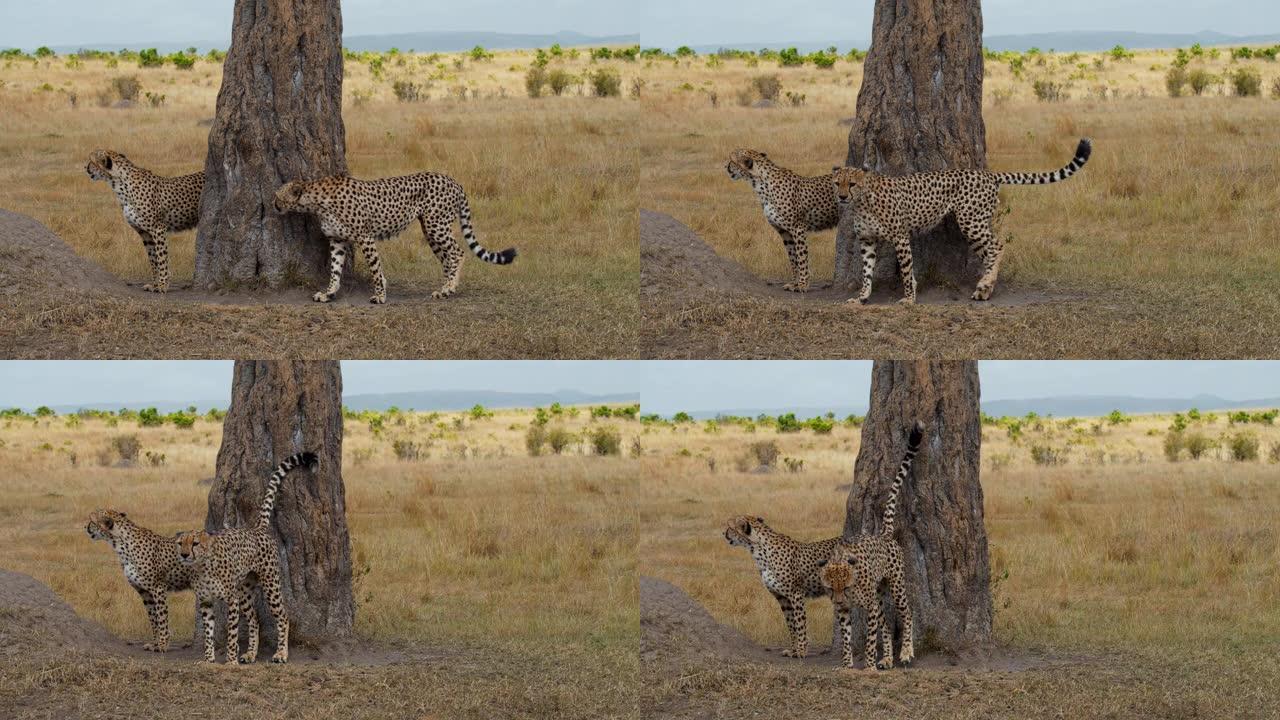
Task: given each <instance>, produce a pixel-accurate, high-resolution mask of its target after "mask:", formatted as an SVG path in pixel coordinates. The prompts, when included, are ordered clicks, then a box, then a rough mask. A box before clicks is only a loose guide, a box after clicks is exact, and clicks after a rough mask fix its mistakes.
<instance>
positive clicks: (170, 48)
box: [23, 30, 640, 54]
mask: <svg viewBox="0 0 1280 720" xmlns="http://www.w3.org/2000/svg"><path fill="white" fill-rule="evenodd" d="M556 43H559V44H560V45H561V46H563V47H575V46H583V45H592V46H600V45H638V44H640V36H639V35H583V34H582V33H579V32H573V31H572V30H561V31H559V32H556V33H551V34H542V35H536V34H524V33H496V32H467V31H456V32H409V33H393V34H386V35H345V36H343V38H342V46H343V47H345V48H347V49H348V50H356V51H360V52H363V51H366V50H371V51H375V52H386V51H387V50H390V49H391V48H399V49H401V50H404V51H405V52H408V51H410V50H415V51H417V52H461V51H463V50H470V49H471V48H473V47H475V46H476V45H482V46H484V47H485V48H486V49H488V50H514V49H533V48H545V47H551V46H552V45H555V44H556ZM230 45H231V38H222V39H220V40H215V39H213V38H205V39H204V40H184V41H177V40H151V41H148V42H138V41H134V42H95V43H83V44H80V45H52V46H50V47H51V48H52V50H53V51H54V52H56V53H59V54H67V53H73V52H76V51H77V50H111V51H115V50H119V49H121V48H130V49H133V50H137V49H140V48H156V50H158V51H159V52H160V53H161V54H168V53H172V52H177V51H179V50H185V49H187V48H189V47H194V48H196V49H197V50H199V51H200V52H201V53H205V52H208V51H209V50H210V49H211V48H217V49H219V50H226V49H227V47H228V46H230ZM23 49H24V50H27V51H32V50H34V49H35V46H32V47H25V48H23Z"/></svg>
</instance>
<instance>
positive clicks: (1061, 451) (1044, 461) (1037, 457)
mask: <svg viewBox="0 0 1280 720" xmlns="http://www.w3.org/2000/svg"><path fill="white" fill-rule="evenodd" d="M1031 460H1032V461H1033V462H1035V464H1037V465H1046V466H1054V465H1065V464H1066V462H1067V448H1055V447H1053V446H1052V445H1049V444H1047V443H1046V444H1043V445H1041V444H1038V443H1037V444H1033V445H1032V446H1031Z"/></svg>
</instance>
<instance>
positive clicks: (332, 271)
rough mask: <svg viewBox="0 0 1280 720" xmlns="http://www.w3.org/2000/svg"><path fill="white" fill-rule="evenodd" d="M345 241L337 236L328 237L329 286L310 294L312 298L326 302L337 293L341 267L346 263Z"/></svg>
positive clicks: (346, 249)
mask: <svg viewBox="0 0 1280 720" xmlns="http://www.w3.org/2000/svg"><path fill="white" fill-rule="evenodd" d="M347 251H348V247H347V243H346V242H345V241H343V240H340V239H337V238H330V239H329V287H328V288H326V289H325V290H323V291H321V292H318V293H316V294H315V295H312V296H311V299H312V300H315V301H316V302H321V303H327V302H329V301H330V300H332V299H333V296H334V295H337V294H338V288H339V287H340V286H341V285H342V268H343V267H344V266H346V264H347Z"/></svg>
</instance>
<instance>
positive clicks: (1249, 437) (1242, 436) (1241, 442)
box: [1227, 432, 1259, 462]
mask: <svg viewBox="0 0 1280 720" xmlns="http://www.w3.org/2000/svg"><path fill="white" fill-rule="evenodd" d="M1227 446H1228V447H1229V448H1230V450H1231V459H1232V460H1236V461H1238V462H1251V461H1254V460H1257V459H1258V447H1259V443H1258V436H1257V435H1255V434H1254V433H1251V432H1241V433H1236V434H1235V435H1232V436H1231V437H1230V439H1228V441H1227Z"/></svg>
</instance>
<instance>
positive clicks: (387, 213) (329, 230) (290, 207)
mask: <svg viewBox="0 0 1280 720" xmlns="http://www.w3.org/2000/svg"><path fill="white" fill-rule="evenodd" d="M275 208H276V211H277V212H281V213H286V212H299V213H310V214H312V215H315V216H317V217H318V218H320V230H321V232H323V233H324V235H325V237H327V238H329V287H328V288H327V289H326V290H324V291H323V292H318V293H316V294H315V295H314V297H313V299H314V300H315V301H316V302H322V303H327V302H329V301H330V300H332V299H333V296H334V295H336V294H337V293H338V287H339V285H340V284H341V282H342V269H343V265H344V264H345V261H346V256H347V253H348V252H350V251H351V244H352V243H354V244H355V245H357V246H358V247H359V248H360V251H361V253H362V254H363V255H364V259H365V262H367V263H368V264H369V270H370V272H372V273H373V297H371V298H369V301H370V302H372V303H375V304H379V305H381V304H382V303H385V302H386V301H387V280H386V278H385V277H384V276H383V274H382V265H381V261H380V260H379V258H378V249H377V247H376V246H375V244H374V243H375V242H376V241H378V240H386V239H389V238H393V237H395V236H396V235H398V234H399V233H400V232H401V231H402V230H404V229H405V228H406V227H408V226H409V223H411V222H413V219H414V218H417V219H418V224H419V225H421V226H422V234H423V236H424V237H425V238H426V240H427V244H428V245H430V246H431V251H432V252H433V253H435V256H436V258H437V259H439V260H440V264H441V265H443V266H444V277H445V283H444V286H443V287H442V288H440V289H439V290H437V291H436V292H433V293H431V297H433V298H436V299H440V298H446V297H449V296H450V295H452V294H454V293H455V292H457V290H458V278H459V276H460V274H461V272H462V258H463V252H462V248H461V247H459V245H458V243H457V241H456V240H454V239H453V234H452V226H453V220H454V218H457V219H458V220H459V224H460V225H461V226H462V236H463V237H464V238H465V239H466V241H467V247H469V248H470V249H471V252H473V253H475V255H476V257H478V258H480V259H481V260H483V261H485V262H487V263H493V264H495V265H509V264H511V263H512V262H513V261H514V260H515V259H516V251H515V248H507V249H506V250H503V251H502V252H496V253H495V252H489V251H488V250H485V249H484V248H483V247H481V246H480V243H479V242H478V241H477V240H476V236H475V232H474V231H473V230H472V228H471V206H470V205H469V204H468V203H467V195H466V192H465V191H464V190H463V189H462V186H461V185H460V184H458V182H457V181H456V180H454V179H453V178H451V177H449V176H447V175H441V174H439V173H432V172H421V173H417V174H414V175H405V176H402V177H392V178H381V179H378V180H357V179H356V178H353V177H351V176H350V175H347V174H340V175H332V176H330V177H326V178H321V179H319V180H313V181H310V182H304V181H300V180H295V181H293V182H289V183H285V184H284V185H282V186H281V187H280V189H279V190H277V191H276V196H275Z"/></svg>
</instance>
